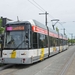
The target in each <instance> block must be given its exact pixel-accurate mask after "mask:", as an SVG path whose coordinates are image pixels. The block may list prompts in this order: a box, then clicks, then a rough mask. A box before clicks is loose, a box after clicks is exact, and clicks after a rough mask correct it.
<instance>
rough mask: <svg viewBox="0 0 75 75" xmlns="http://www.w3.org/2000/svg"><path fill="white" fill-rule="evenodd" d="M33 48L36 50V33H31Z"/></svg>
mask: <svg viewBox="0 0 75 75" xmlns="http://www.w3.org/2000/svg"><path fill="white" fill-rule="evenodd" d="M33 48H37V33H33Z"/></svg>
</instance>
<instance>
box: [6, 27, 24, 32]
mask: <svg viewBox="0 0 75 75" xmlns="http://www.w3.org/2000/svg"><path fill="white" fill-rule="evenodd" d="M14 30H24V26H16V27H12V26H9V27H6V31H14Z"/></svg>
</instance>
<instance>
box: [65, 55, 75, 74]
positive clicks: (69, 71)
mask: <svg viewBox="0 0 75 75" xmlns="http://www.w3.org/2000/svg"><path fill="white" fill-rule="evenodd" d="M74 56H75V55H74ZM64 75H75V57H74V58H73V60H72V62H71V63H70V65H69V67H68V68H67V70H66V72H65V74H64Z"/></svg>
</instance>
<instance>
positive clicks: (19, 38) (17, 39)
mask: <svg viewBox="0 0 75 75" xmlns="http://www.w3.org/2000/svg"><path fill="white" fill-rule="evenodd" d="M17 29H18V28H17ZM19 29H20V28H19ZM28 36H29V34H28ZM27 40H28V41H27ZM28 47H29V37H27V31H25V30H10V29H9V31H8V30H7V31H6V34H5V44H4V48H5V49H25V48H26V49H27V48H28Z"/></svg>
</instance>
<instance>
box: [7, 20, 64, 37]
mask: <svg viewBox="0 0 75 75" xmlns="http://www.w3.org/2000/svg"><path fill="white" fill-rule="evenodd" d="M19 23H20V24H23V23H30V24H31V25H35V26H39V27H41V28H44V29H47V28H46V25H44V24H42V23H40V22H38V21H36V20H34V19H31V20H28V21H10V22H8V23H7V24H9V25H10V24H12V25H15V24H19ZM49 31H50V32H53V33H55V34H58V33H57V32H56V31H55V30H53V29H51V28H49ZM59 35H60V36H63V35H62V34H61V33H59ZM64 37H65V36H64Z"/></svg>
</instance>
